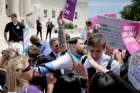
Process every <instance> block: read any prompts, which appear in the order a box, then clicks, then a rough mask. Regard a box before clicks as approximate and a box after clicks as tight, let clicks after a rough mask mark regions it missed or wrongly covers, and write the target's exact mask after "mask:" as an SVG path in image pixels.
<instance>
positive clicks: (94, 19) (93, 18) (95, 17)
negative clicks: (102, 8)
mask: <svg viewBox="0 0 140 93" xmlns="http://www.w3.org/2000/svg"><path fill="white" fill-rule="evenodd" d="M96 21H97V16H93V17H92V25H93V26H95V25H96Z"/></svg>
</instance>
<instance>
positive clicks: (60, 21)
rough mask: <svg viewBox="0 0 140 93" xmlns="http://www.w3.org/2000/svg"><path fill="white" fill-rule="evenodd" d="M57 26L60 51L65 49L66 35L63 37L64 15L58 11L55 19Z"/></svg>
mask: <svg viewBox="0 0 140 93" xmlns="http://www.w3.org/2000/svg"><path fill="white" fill-rule="evenodd" d="M57 22H58V26H59V32H58V40H59V45H60V48H61V52H64V51H66V50H67V43H66V37H65V31H64V23H65V21H64V17H63V14H62V13H60V15H59V16H58V19H57Z"/></svg>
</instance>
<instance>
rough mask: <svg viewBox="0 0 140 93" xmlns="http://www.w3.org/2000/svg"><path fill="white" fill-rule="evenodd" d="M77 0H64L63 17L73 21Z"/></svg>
mask: <svg viewBox="0 0 140 93" xmlns="http://www.w3.org/2000/svg"><path fill="white" fill-rule="evenodd" d="M76 3H77V0H66V4H65V8H64V18H66V19H68V20H70V21H73V18H74V14H75V7H76Z"/></svg>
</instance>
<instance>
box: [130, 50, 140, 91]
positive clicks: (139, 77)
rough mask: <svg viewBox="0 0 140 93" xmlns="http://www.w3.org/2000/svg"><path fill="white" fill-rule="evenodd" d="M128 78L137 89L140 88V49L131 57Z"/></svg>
mask: <svg viewBox="0 0 140 93" xmlns="http://www.w3.org/2000/svg"><path fill="white" fill-rule="evenodd" d="M128 79H129V81H130V82H131V83H132V85H133V86H134V87H135V88H136V89H137V90H140V51H138V52H136V53H134V54H133V55H132V56H131V57H130V59H129V65H128Z"/></svg>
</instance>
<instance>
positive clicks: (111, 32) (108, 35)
mask: <svg viewBox="0 0 140 93" xmlns="http://www.w3.org/2000/svg"><path fill="white" fill-rule="evenodd" d="M120 23H121V20H119V19H113V18H109V17H105V16H97V24H100V25H101V29H100V30H101V33H102V34H103V36H104V38H105V40H106V42H107V45H108V46H109V47H111V48H117V49H118V48H120V49H126V48H125V45H124V43H123V41H122V38H121V33H120V30H121V24H120Z"/></svg>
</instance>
